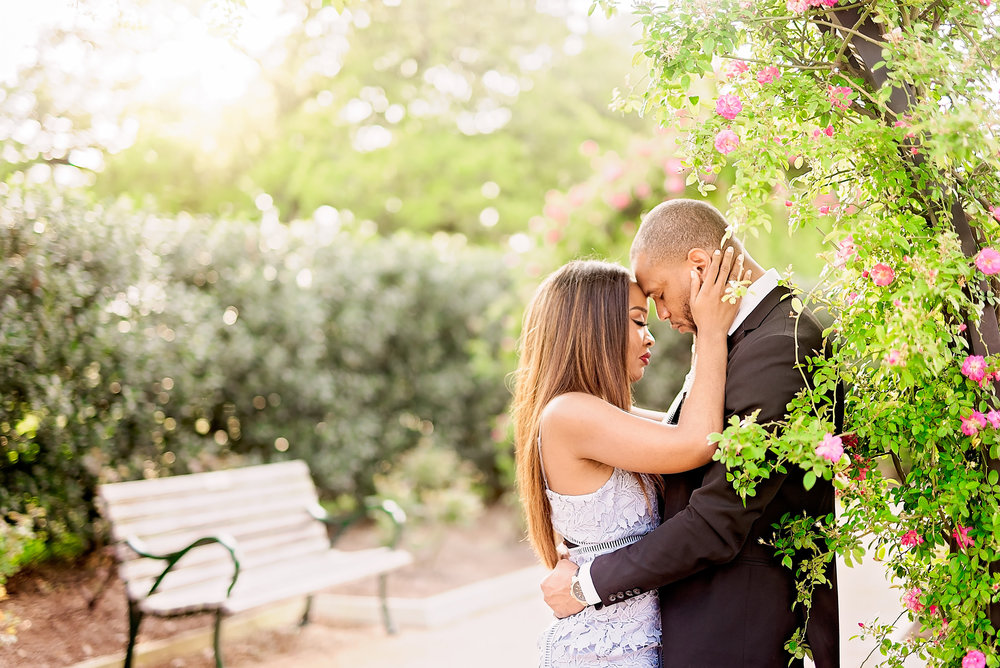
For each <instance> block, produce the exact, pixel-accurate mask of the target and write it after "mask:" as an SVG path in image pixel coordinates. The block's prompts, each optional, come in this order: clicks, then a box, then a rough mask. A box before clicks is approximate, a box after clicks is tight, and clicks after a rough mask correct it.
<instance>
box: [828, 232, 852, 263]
mask: <svg viewBox="0 0 1000 668" xmlns="http://www.w3.org/2000/svg"><path fill="white" fill-rule="evenodd" d="M857 254H858V251H857V249H856V248H854V235H853V234H848V235H847V237H846V238H845V239H844V240H843V241H841V242H840V243H839V244H837V259H836V260H835V261H834V263H833V265H834V266H835V267H837V268H840V267H843V266H845V265H846V264H847V263H848V262H849V261H850V260H851V258H853V257H854V256H855V255H857Z"/></svg>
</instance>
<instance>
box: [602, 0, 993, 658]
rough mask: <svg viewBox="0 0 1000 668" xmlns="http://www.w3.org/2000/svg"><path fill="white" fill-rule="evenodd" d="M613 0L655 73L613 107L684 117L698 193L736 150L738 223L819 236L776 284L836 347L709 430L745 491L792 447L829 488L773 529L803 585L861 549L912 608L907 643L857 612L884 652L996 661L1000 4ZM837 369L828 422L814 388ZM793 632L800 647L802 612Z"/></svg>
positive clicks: (826, 405)
mask: <svg viewBox="0 0 1000 668" xmlns="http://www.w3.org/2000/svg"><path fill="white" fill-rule="evenodd" d="M616 4H617V3H615V2H613V1H612V0H601V1H599V2H597V3H596V5H595V6H597V7H601V8H603V9H604V10H605V11H607V12H609V13H610V12H613V11H615V10H616ZM630 10H631V11H632V13H633V15H634V17H635V19H636V21H637V23H638V24H639V25H640V26H641V28H642V31H643V36H642V38H641V39H640V40H639V41H638V43H637V48H638V50H639V53H640V56H641V59H644V62H645V63H646V65H647V66H648V74H649V76H648V78H647V79H646V80H645V81H646V82H648V83H644V84H642V87H641V88H635V89H632V90H624V91H619V93H618V97H617V98H616V104H617V106H618V107H619V108H621V109H625V110H642V111H643V113H646V114H650V115H654V116H655V118H656V119H657V120H659V122H660V123H661V125H662V126H663V127H664V128H670V129H671V130H672V131H676V132H680V133H682V135H683V136H684V137H685V138H686V140H685V141H678V147H679V150H680V151H681V153H680V154H679V156H678V157H680V158H681V159H682V163H683V166H684V170H685V171H686V173H687V174H688V176H687V180H688V183H691V184H693V185H696V186H698V188H699V190H701V192H702V193H703V194H704V193H706V192H708V191H709V190H712V189H713V188H714V186H711V185H710V184H708V183H707V182H706V178H709V177H713V176H714V175H718V174H720V173H722V170H723V169H724V168H726V171H727V172H730V171H731V173H732V175H733V176H732V184H731V186H730V187H729V188H728V190H727V191H726V193H725V195H726V198H727V200H728V207H726V208H727V210H726V214H727V218H728V219H729V221H730V224H731V226H732V232H733V233H734V234H736V235H738V236H740V237H743V238H746V237H747V236H750V237H752V236H754V235H755V234H756V233H757V232H758V231H759V230H760V229H765V230H770V229H771V225H772V223H775V222H778V223H781V224H785V223H787V225H788V229H789V231H790V232H791V233H792V234H793V241H794V234H795V233H796V232H798V231H800V230H810V231H812V230H817V229H818V230H821V231H822V232H823V234H825V236H826V240H827V243H828V248H829V250H828V252H826V253H824V254H823V256H822V257H821V258H820V260H821V262H822V263H823V266H824V269H823V270H822V274H821V277H820V281H819V284H818V285H817V286H815V288H812V289H810V291H809V292H808V293H806V294H801V293H800V294H799V295H798V297H797V298H796V299H795V300H793V302H792V305H793V308H795V309H796V310H801V309H802V308H803V307H804V306H805V305H808V306H809V307H810V308H812V309H813V310H814V311H815V312H816V313H817V314H818V316H819V317H820V318H821V319H822V320H823V322H824V323H826V330H825V332H824V335H825V336H826V337H827V340H828V342H829V344H830V346H831V350H832V353H831V355H830V356H829V357H828V358H826V359H810V360H808V361H807V362H806V364H805V366H807V367H808V370H809V371H810V372H811V373H812V377H813V387H812V391H807V392H803V393H802V394H800V396H798V397H797V398H796V399H795V400H794V401H793V402H791V403H790V404H789V406H788V410H789V412H788V415H787V417H786V419H785V420H784V421H782V422H781V423H780V424H779V425H777V426H778V427H780V429H779V430H777V432H775V430H774V429H773V427H774V425H761V424H757V422H756V421H755V419H754V418H753V416H751V417H749V418H746V419H742V420H740V419H735V418H734V419H733V421H732V422H731V423H730V424H729V425H727V427H726V429H725V431H724V432H723V433H722V434H720V435H717V436H716V437H715V438H717V440H718V442H719V450H718V452H717V455H716V458H717V459H719V460H721V461H723V462H724V463H725V464H726V465H727V466H729V467H730V474H731V477H732V482H733V485H734V488H735V489H736V490H737V491H738V492H739V493H740V494H743V495H750V494H753V493H754V490H755V486H756V484H757V483H758V482H759V481H760V480H761V479H762V478H766V477H768V476H769V475H771V474H772V472H773V471H775V470H780V469H782V468H787V467H790V466H798V467H801V468H803V469H804V470H805V471H806V473H805V478H804V480H805V484H806V485H807V486H811V485H813V484H815V482H816V481H817V480H818V479H819V478H823V479H826V480H831V481H832V482H833V484H834V486H835V488H836V490H837V493H838V498H839V518H834V517H828V518H822V521H821V522H820V523H818V525H817V522H816V521H815V519H813V518H803V517H786V518H784V520H783V522H782V524H781V525H780V526H778V527H776V533H775V536H774V542H773V545H774V547H775V549H776V551H777V553H778V554H779V555H780V556H781V559H782V562H783V563H785V564H786V565H787V566H789V567H790V568H792V569H793V570H794V571H795V573H796V576H797V578H798V579H799V581H800V583H801V586H800V596H799V600H798V603H797V604H798V605H801V606H804V607H805V608H808V606H809V601H810V596H809V591H810V587H811V584H810V583H811V582H815V581H816V579H817V578H818V579H819V580H820V581H822V577H823V572H822V565H823V564H824V563H828V562H829V561H830V560H831V559H833V558H834V556H835V555H839V556H840V557H841V558H842V559H843V560H844V562H845V563H846V564H847V565H848V566H850V565H852V564H854V563H855V562H857V561H858V560H859V559H861V558H862V557H863V556H864V554H865V553H866V552H871V553H874V554H876V555H877V556H878V557H880V559H881V562H880V563H882V564H883V565H884V566H885V568H886V570H887V572H888V574H889V575H891V577H892V579H893V583H894V585H895V586H897V587H899V591H900V607H901V609H903V610H905V613H904V614H905V615H907V616H908V617H909V618H910V620H912V621H913V622H916V623H917V624H918V626H919V628H920V633H916V634H911V635H909V636H906V638H907V639H905V640H901V639H900V638H903V637H904V635H905V634H902V633H897V632H896V630H895V629H894V623H893V620H857V621H858V626H857V628H859V629H860V635H861V636H863V637H870V636H871V637H875V638H876V639H878V641H879V642H878V643H877V647H878V651H879V652H880V653H881V660H882V662H883V663H882V665H890V666H899V665H902V663H903V661H905V660H906V659H907V658H909V657H915V658H917V659H919V660H921V661H923V662H924V663H926V664H927V665H932V666H957V665H959V664H961V665H962V666H963V667H967V666H976V667H981V666H991V667H994V668H996V667H998V666H1000V651H998V645H997V636H996V633H995V632H994V628H993V625H992V624H991V615H993V618H994V620H995V621H996V622H998V623H1000V607H998V606H1000V576H998V575H997V574H996V573H995V572H993V571H992V570H991V568H990V564H991V563H994V562H997V561H998V560H1000V552H998V547H1000V479H998V478H1000V473H998V469H1000V464H998V461H997V459H998V448H1000V426H998V425H1000V412H998V408H1000V406H998V401H997V391H998V380H1000V373H998V372H1000V354H998V352H1000V343H998V341H1000V333H998V331H997V318H996V313H997V307H998V302H997V288H998V283H997V277H998V276H1000V252H998V251H997V246H998V240H1000V223H998V219H1000V159H998V156H1000V142H998V136H1000V133H998V130H1000V117H998V114H997V107H998V99H997V93H996V90H995V87H996V85H997V84H996V77H995V74H993V73H995V72H997V71H1000V39H998V37H1000V35H998V34H997V32H998V30H997V26H998V24H1000V15H998V14H997V10H996V8H995V7H994V6H993V5H992V3H991V2H990V1H989V0H926V1H919V0H907V1H906V2H896V1H895V0H893V1H891V2H890V1H888V0H853V1H850V2H849V1H848V0H840V1H839V2H838V1H837V0H691V1H690V2H679V1H675V2H662V3H649V2H640V3H636V4H634V5H633V6H631V7H630ZM750 241H751V242H752V239H750ZM751 249H752V243H751ZM786 279H788V280H789V281H792V280H794V276H792V275H791V274H790V273H789V274H786ZM803 352H804V351H803ZM841 386H842V387H843V388H844V389H845V392H846V394H845V412H846V418H845V425H844V427H843V429H842V430H839V431H838V429H837V426H836V424H837V423H836V421H835V420H834V413H833V410H832V406H831V404H830V402H829V401H828V400H827V399H826V397H828V396H829V395H830V394H831V393H832V392H833V390H834V389H835V388H837V387H841ZM903 623H905V620H903ZM786 649H787V650H788V652H789V655H790V657H791V656H803V655H806V654H808V653H809V648H808V646H807V644H806V641H805V635H804V633H802V631H801V629H800V630H799V631H797V632H796V633H795V634H794V635H793V636H792V637H790V638H789V640H788V643H787V644H786ZM877 658H878V657H876V659H877ZM866 665H871V663H868V664H866Z"/></svg>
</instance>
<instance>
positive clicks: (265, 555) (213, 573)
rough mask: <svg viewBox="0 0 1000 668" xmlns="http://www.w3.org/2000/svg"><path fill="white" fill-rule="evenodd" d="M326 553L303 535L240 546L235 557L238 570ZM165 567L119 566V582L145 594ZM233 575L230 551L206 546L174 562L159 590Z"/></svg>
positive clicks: (142, 562) (146, 562)
mask: <svg viewBox="0 0 1000 668" xmlns="http://www.w3.org/2000/svg"><path fill="white" fill-rule="evenodd" d="M329 550H330V543H329V541H327V540H326V538H325V537H317V536H307V535H303V536H302V537H301V538H300V539H297V540H291V541H288V542H287V543H285V544H282V545H279V546H275V545H274V544H273V541H270V540H268V541H267V542H266V543H265V542H263V541H258V542H256V543H255V542H252V541H249V542H247V543H246V544H242V543H241V544H240V550H239V552H238V553H237V556H238V557H239V559H240V567H241V568H243V569H247V568H254V567H256V566H258V565H261V564H266V563H270V562H273V561H276V560H280V559H300V558H305V557H308V556H310V555H316V554H324V553H326V552H328V551H329ZM164 568H166V562H164V561H162V560H159V559H136V560H133V561H130V562H128V563H126V564H122V565H121V567H120V573H121V577H122V579H123V580H125V581H126V582H128V583H130V585H131V583H135V586H136V587H137V588H138V591H143V592H146V591H149V588H150V587H151V586H152V584H153V580H155V579H156V578H157V577H159V575H160V573H162V572H163V569H164ZM232 572H233V560H232V558H231V557H230V556H229V552H227V551H226V550H225V549H224V548H223V547H221V546H220V545H216V544H210V545H205V546H202V547H199V548H196V549H194V550H191V552H189V553H188V554H186V555H185V556H184V558H183V559H181V560H180V561H179V562H177V564H176V565H175V566H174V568H173V569H172V570H171V572H170V574H168V576H167V577H166V578H165V579H164V581H163V583H162V584H161V585H160V588H161V589H169V588H170V587H172V586H175V585H174V583H175V582H178V581H180V580H181V579H185V581H197V580H198V579H210V578H213V577H229V576H231V575H232ZM143 587H144V588H143Z"/></svg>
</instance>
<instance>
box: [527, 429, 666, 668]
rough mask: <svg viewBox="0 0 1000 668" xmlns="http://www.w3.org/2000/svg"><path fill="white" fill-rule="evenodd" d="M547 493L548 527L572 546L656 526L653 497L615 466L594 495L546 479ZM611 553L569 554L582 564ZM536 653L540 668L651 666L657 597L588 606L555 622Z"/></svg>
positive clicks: (655, 654)
mask: <svg viewBox="0 0 1000 668" xmlns="http://www.w3.org/2000/svg"><path fill="white" fill-rule="evenodd" d="M539 447H541V444H540V443H539ZM543 475H544V473H543ZM645 477H646V478H649V476H645ZM647 489H649V490H653V489H654V487H653V486H652V481H651V480H647ZM651 493H652V492H651ZM546 495H547V496H548V499H549V503H550V504H551V506H552V526H553V527H554V528H555V530H556V532H558V533H559V535H561V536H563V537H564V538H566V539H567V540H569V541H570V542H572V543H575V544H576V545H594V544H599V543H605V542H608V541H613V540H616V539H624V538H629V537H631V536H637V535H642V534H645V533H647V532H649V531H652V530H653V529H654V528H656V527H657V526H658V525H659V522H660V518H659V513H658V512H657V509H656V502H655V499H652V500H651V503H648V504H647V501H646V496H645V494H644V493H643V490H642V488H641V487H640V485H639V483H638V481H637V480H636V479H635V476H633V475H632V474H631V473H629V472H627V471H622V470H621V469H617V468H616V469H615V470H614V471H613V472H612V473H611V477H610V478H608V481H607V482H606V483H604V485H603V486H601V488H600V489H598V490H597V491H596V492H591V493H590V494H581V495H576V496H566V495H563V494H558V493H556V492H553V491H552V490H550V489H548V479H547V478H546ZM650 506H651V507H650ZM612 549H614V548H608V549H604V550H598V551H595V552H589V553H584V554H579V555H574V556H573V561H574V562H576V563H577V564H581V565H582V564H584V563H586V562H589V561H593V560H594V558H595V557H597V556H598V555H599V554H603V553H604V552H609V551H611V550H612ZM538 649H539V653H540V657H541V660H540V665H541V666H542V668H550V667H551V668H556V667H563V666H567V667H568V666H630V667H633V666H634V667H636V668H639V667H642V668H655V667H656V666H658V665H659V655H660V602H659V598H658V597H657V594H656V592H655V591H649V592H646V593H644V594H640V595H639V596H635V597H633V598H628V599H626V600H625V601H622V602H621V603H616V604H615V605H610V606H605V607H603V608H601V609H600V610H597V609H595V608H594V607H593V606H589V607H587V608H584V610H582V611H581V612H579V613H577V614H575V615H573V616H571V617H567V618H565V619H557V620H555V621H554V622H553V623H552V624H551V625H550V626H549V627H548V628H547V629H546V630H545V631H544V632H543V633H542V635H541V637H540V638H539V639H538Z"/></svg>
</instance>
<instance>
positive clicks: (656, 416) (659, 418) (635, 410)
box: [628, 406, 667, 422]
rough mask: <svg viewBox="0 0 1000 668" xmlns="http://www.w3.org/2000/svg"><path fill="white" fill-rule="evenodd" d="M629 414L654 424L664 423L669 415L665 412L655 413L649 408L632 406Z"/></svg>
mask: <svg viewBox="0 0 1000 668" xmlns="http://www.w3.org/2000/svg"><path fill="white" fill-rule="evenodd" d="M628 412H629V413H631V414H632V415H636V416H638V417H641V418H646V419H647V420H652V421H653V422H663V421H664V420H666V419H667V414H666V413H664V412H663V411H654V410H650V409H648V408H639V407H638V406H632V407H631V408H629V411H628Z"/></svg>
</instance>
